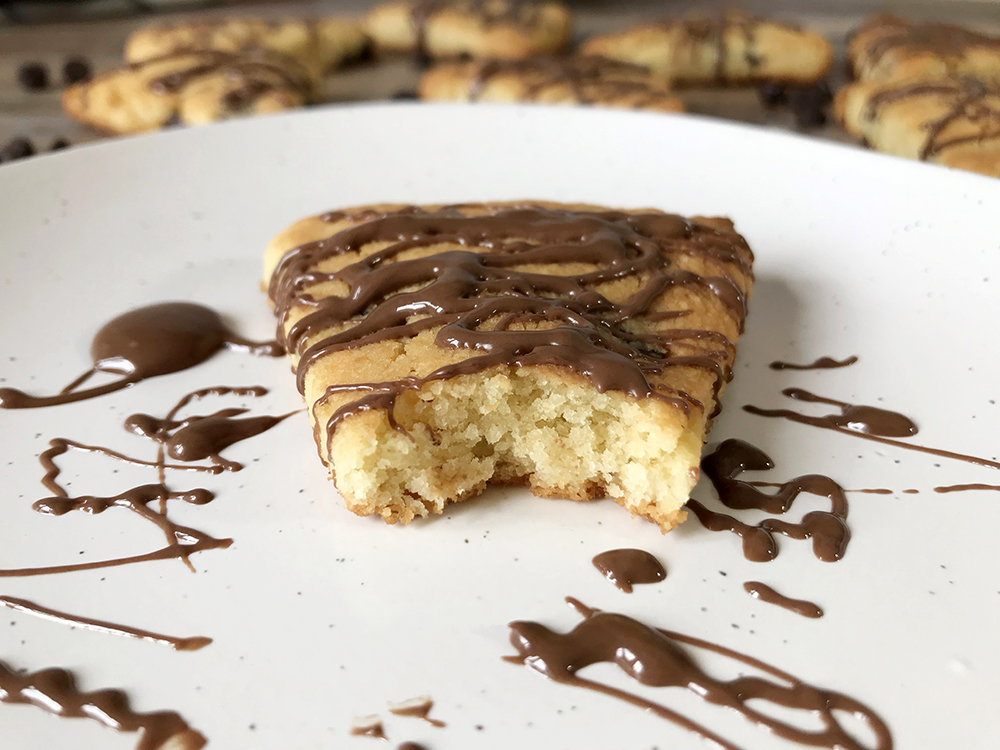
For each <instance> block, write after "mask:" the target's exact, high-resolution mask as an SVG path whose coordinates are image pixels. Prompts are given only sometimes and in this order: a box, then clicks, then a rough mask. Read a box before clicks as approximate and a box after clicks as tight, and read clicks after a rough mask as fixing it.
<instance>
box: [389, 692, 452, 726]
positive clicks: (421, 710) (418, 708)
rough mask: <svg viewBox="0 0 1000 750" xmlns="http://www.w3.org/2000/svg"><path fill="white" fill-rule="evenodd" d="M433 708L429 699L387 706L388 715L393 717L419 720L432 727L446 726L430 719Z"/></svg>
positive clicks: (439, 721) (432, 703) (438, 720)
mask: <svg viewBox="0 0 1000 750" xmlns="http://www.w3.org/2000/svg"><path fill="white" fill-rule="evenodd" d="M432 708H434V701H433V700H431V699H430V698H427V697H424V698H414V699H413V700H409V701H403V702H402V703H396V704H394V705H391V706H389V713H391V714H393V715H395V716H408V717H410V718H414V719H421V720H422V721H426V722H427V723H428V724H430V725H431V726H432V727H437V728H438V729H440V728H441V727H444V726H446V724H445V723H444V722H443V721H441V720H440V719H432V718H431V717H430V712H431V709H432Z"/></svg>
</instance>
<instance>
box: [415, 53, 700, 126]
mask: <svg viewBox="0 0 1000 750" xmlns="http://www.w3.org/2000/svg"><path fill="white" fill-rule="evenodd" d="M420 98H421V99H425V100H429V101H489V102H542V103H546V104H597V105H603V106H609V107H624V108H629V109H649V110H656V111H660V112H682V111H683V110H684V104H683V103H682V102H681V100H680V99H678V98H677V97H676V96H674V95H673V94H672V93H671V91H670V86H669V85H668V84H667V83H666V81H664V80H663V79H662V78H660V77H659V76H656V75H655V74H653V73H651V72H650V71H649V70H648V69H647V68H643V67H641V66H639V65H632V64H630V63H622V62H618V61H616V60H607V59H604V58H600V57H547V56H546V57H529V58H526V59H524V60H476V61H470V62H465V63H444V64H441V65H437V66H435V67H434V68H431V69H430V70H428V71H427V72H426V73H425V74H424V76H423V78H422V79H421V81H420Z"/></svg>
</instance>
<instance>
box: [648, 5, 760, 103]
mask: <svg viewBox="0 0 1000 750" xmlns="http://www.w3.org/2000/svg"><path fill="white" fill-rule="evenodd" d="M677 23H679V24H680V26H681V28H683V30H684V32H685V34H687V35H688V36H689V37H690V38H691V39H692V40H694V42H695V43H697V44H703V43H706V42H707V43H710V44H711V45H712V47H713V48H714V50H715V65H714V68H713V74H714V76H715V83H716V84H719V85H721V84H725V83H726V82H727V81H728V80H729V78H728V76H727V70H726V67H727V66H726V63H727V62H728V55H727V51H726V34H727V33H728V32H729V31H730V30H735V31H736V32H737V33H738V34H740V35H742V37H743V41H744V45H743V46H744V53H743V54H744V59H745V60H746V63H747V64H748V65H749V66H750V67H751V68H756V67H758V66H759V65H760V64H761V62H762V59H761V57H760V55H759V54H758V53H757V52H756V51H755V50H756V48H757V38H756V32H757V26H758V25H759V24H760V20H759V19H757V18H753V17H751V16H748V15H746V14H745V13H743V12H741V11H737V10H730V11H726V12H723V13H721V14H718V15H714V16H703V15H693V16H690V17H688V18H684V19H682V20H680V21H679V22H677ZM667 25H668V26H672V25H673V22H670V23H668V24H667Z"/></svg>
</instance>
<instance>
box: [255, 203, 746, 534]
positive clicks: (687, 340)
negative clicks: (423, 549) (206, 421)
mask: <svg viewBox="0 0 1000 750" xmlns="http://www.w3.org/2000/svg"><path fill="white" fill-rule="evenodd" d="M752 259H753V255H752V253H751V252H750V248H749V247H748V246H747V244H746V242H745V241H744V239H743V238H742V237H741V236H740V235H739V234H737V233H736V232H735V231H734V230H733V225H732V223H731V222H730V221H729V220H728V219H702V218H695V219H685V218H682V217H679V216H673V215H670V214H664V213H662V212H660V211H654V210H649V209H645V210H635V211H619V210H611V209H606V208H601V207H598V206H584V205H565V204H556V203H540V202H517V203H495V204H462V205H455V206H399V205H380V206H366V207H359V208H350V209H344V210H341V211H334V212H331V213H328V214H325V215H321V216H316V217H313V218H309V219H305V220H303V221H300V222H298V223H296V224H294V225H293V226H292V227H290V228H289V229H287V230H286V231H285V232H283V233H282V234H280V235H279V236H278V237H277V238H275V239H274V240H273V241H272V242H271V245H270V246H269V248H268V250H267V253H266V257H265V263H264V279H265V283H266V284H267V285H268V289H269V294H270V298H271V301H272V303H273V305H274V307H275V312H276V314H277V316H278V318H279V335H281V336H283V337H284V339H285V341H286V343H287V344H288V348H289V351H290V352H291V356H292V361H293V363H294V366H295V370H296V372H297V373H298V381H299V387H300V389H302V392H303V394H304V396H305V400H306V403H307V405H308V407H309V414H310V417H311V420H312V424H313V430H314V434H315V437H316V443H317V446H318V447H319V454H320V458H322V459H323V461H324V462H325V463H326V464H327V466H328V467H329V468H330V473H331V476H332V477H333V480H334V482H335V483H336V486H337V489H338V490H339V491H340V493H341V494H342V495H343V496H344V498H345V499H346V501H347V506H348V508H349V509H350V510H352V511H354V512H355V513H358V514H359V515H370V514H378V515H380V516H381V517H382V518H384V519H385V520H386V521H388V522H390V523H393V522H395V521H401V522H403V523H407V522H409V521H410V520H412V519H413V518H414V517H416V516H426V515H428V514H430V513H440V512H441V511H442V509H443V508H444V506H445V504H446V503H449V502H455V501H458V500H464V499H466V498H468V497H471V496H473V495H475V494H477V493H478V492H479V491H481V490H482V489H483V487H484V486H485V485H486V483H487V482H489V481H498V482H523V483H527V484H528V485H529V486H530V487H531V489H532V491H533V492H535V493H536V494H538V495H544V496H552V497H565V498H570V499H574V500H587V499H590V498H594V497H601V496H605V495H608V496H611V497H613V498H614V499H615V501H616V502H618V503H619V504H621V505H622V506H624V507H625V508H627V509H628V510H630V511H631V512H632V513H633V514H636V515H641V516H643V517H645V518H648V519H650V520H651V521H653V522H655V523H657V524H659V526H660V527H661V528H662V529H663V530H664V531H666V530H668V529H670V528H672V527H673V526H675V525H676V524H677V523H679V522H680V521H682V520H683V519H684V515H685V514H684V512H683V511H682V510H681V506H682V505H683V504H684V502H685V501H686V500H687V498H688V493H689V492H690V490H691V488H692V487H693V486H694V484H695V482H696V481H697V479H698V462H699V458H700V454H701V448H702V444H703V442H704V438H705V432H706V430H707V429H708V425H709V420H710V418H711V417H712V416H714V413H715V412H716V411H717V408H718V406H717V404H718V393H719V390H720V389H721V387H722V386H723V385H724V384H725V382H726V381H727V380H728V378H729V376H730V372H731V366H732V361H733V355H734V347H733V342H735V341H736V338H737V337H738V335H739V332H740V330H741V328H742V323H743V318H744V315H745V312H746V299H747V296H748V295H749V293H750V285H751V263H752Z"/></svg>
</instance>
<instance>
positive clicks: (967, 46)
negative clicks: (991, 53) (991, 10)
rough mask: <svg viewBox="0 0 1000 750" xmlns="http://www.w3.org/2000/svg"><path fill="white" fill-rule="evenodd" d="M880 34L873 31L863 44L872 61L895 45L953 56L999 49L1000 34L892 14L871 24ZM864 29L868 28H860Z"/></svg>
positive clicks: (896, 46) (876, 62)
mask: <svg viewBox="0 0 1000 750" xmlns="http://www.w3.org/2000/svg"><path fill="white" fill-rule="evenodd" d="M872 25H873V26H874V27H875V29H878V31H879V34H878V35H873V37H872V39H871V41H870V42H869V43H868V45H867V46H866V47H865V51H864V56H865V57H866V58H868V60H870V62H871V64H872V65H877V64H878V62H879V61H880V60H881V59H882V58H883V57H885V55H887V54H888V53H889V52H891V51H892V50H895V49H907V50H909V51H911V52H929V53H931V54H933V55H935V56H936V57H943V58H949V59H954V58H956V57H962V56H964V55H965V54H967V53H968V52H970V51H971V50H972V48H975V47H980V48H986V49H992V50H995V51H997V52H1000V38H997V37H992V36H986V35H985V34H978V33H976V32H975V31H970V30H969V29H964V28H962V27H961V26H952V25H951V24H945V23H920V24H913V23H908V22H906V21H904V20H902V19H899V18H895V17H885V16H883V17H879V18H877V19H875V22H874V23H873V24H872ZM862 31H867V29H862Z"/></svg>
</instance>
